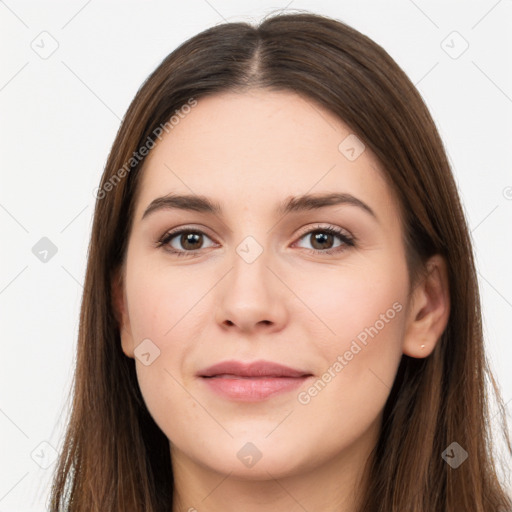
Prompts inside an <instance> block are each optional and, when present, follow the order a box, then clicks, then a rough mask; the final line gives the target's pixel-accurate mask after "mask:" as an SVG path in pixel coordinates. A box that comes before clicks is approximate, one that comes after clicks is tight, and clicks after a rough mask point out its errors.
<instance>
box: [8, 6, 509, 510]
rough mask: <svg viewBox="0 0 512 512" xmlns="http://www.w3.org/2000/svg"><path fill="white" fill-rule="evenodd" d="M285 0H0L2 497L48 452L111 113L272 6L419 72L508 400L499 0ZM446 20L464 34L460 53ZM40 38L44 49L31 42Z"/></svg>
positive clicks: (12, 493) (111, 132)
mask: <svg viewBox="0 0 512 512" xmlns="http://www.w3.org/2000/svg"><path fill="white" fill-rule="evenodd" d="M288 2H289V0H283V1H282V2H280V3H279V2H254V1H247V0H244V1H237V2H235V1H231V2H230V1H226V0H208V1H206V0H192V1H189V2H187V3H186V4H185V2H169V1H168V2H163V1H150V0H147V1H143V0H139V1H123V2H113V1H111V2H106V1H102V2H100V1H98V0H89V1H87V0H73V1H67V2H61V3H58V2H48V1H46V2H35V1H32V2H22V1H16V0H6V1H5V2H1V1H0V52H1V67H0V116H1V117H0V119H1V125H0V130H1V132H0V154H1V161H0V169H1V187H0V225H1V229H2V240H1V250H0V254H1V266H0V315H1V316H0V321H1V333H2V336H1V353H0V358H1V359H0V450H1V452H0V464H1V467H0V512H9V511H16V512H23V511H31V512H32V511H34V512H35V511H37V512H40V511H44V510H46V506H45V500H46V498H47V495H48V492H49V482H50V477H51V471H52V470H53V469H54V467H55V463H53V464H52V465H50V466H49V468H48V469H43V468H41V467H40V466H39V465H38V464H37V463H36V460H39V461H43V463H44V461H45V460H46V461H50V460H51V454H52V453H53V452H52V450H53V449H52V448H51V447H50V446H49V445H51V446H52V447H54V448H55V449H59V447H60V443H61V442H62V435H63V429H64V419H65V416H64V415H63V412H65V411H66V400H67V397H68V392H69V389H70V385H71V378H72V370H73V365H74V352H75V346H76V337H77V329H78V317H79V307H80V300H81V292H82V283H83V280H84V273H85V265H86V251H87V245H88V239H89V236H90V228H91V219H92V214H93V206H94V197H93V189H94V188H95V187H96V186H97V185H98V182H99V179H100V175H101V173H102V171H103V167H104V165H105V161H106V158H107V155H108V151H109V149H110V146H111V144H112V142H113V140H114V137H115V134H116V132H117V129H118V127H119V123H120V119H121V118H122V116H123V115H124V112H125V111H126V109H127V107H128V105H129V103H130V102H131V100H132V99H133V96H134V95H135V93H136V91H137V89H138V88H139V86H140V85H141V83H142V82H143V80H144V79H145V78H146V77H147V76H148V74H149V73H150V72H152V71H153V70H154V69H155V67H156V66H157V65H158V64H159V63H160V61H161V60H162V59H163V58H164V57H165V56H166V55H167V54H168V53H170V52H171V51H172V50H173V49H175V48H176V47H177V46H178V45H179V44H180V43H181V42H183V41H184V40H186V39H188V38H189V37H191V36H193V35H195V34H197V33H198V32H200V31H202V30H203V29H206V28H208V27H210V26H212V25H216V24H219V23H223V22H224V21H249V22H257V21H258V20H259V19H260V18H261V17H262V16H263V15H265V14H268V13H269V12H270V11H271V10H275V9H281V8H283V9H284V8H287V10H288V11H293V10H294V9H306V10H311V11H314V12H317V13H320V14H326V15H329V16H332V17H335V18H338V19H340V20H342V21H345V22H347V23H348V24H350V25H352V26H353V27H355V28H356V29H358V30H360V31H361V32H363V33H365V34H366V35H368V36H370V37H371V38H372V39H374V40H375V41H376V42H377V43H379V44H380V45H382V46H383V47H384V48H385V49H386V50H387V51H388V52H389V53H390V54H391V56H392V57H393V58H394V59H395V60H396V61H397V62H398V64H399V65H400V66H401V67H402V68H403V69H404V70H405V71H406V73H407V74H408V75H409V77H410V78H411V80H412V81H413V82H414V83H415V84H417V86H418V88H419V91H420V93H421V94H422V96H423V97H424V99H425V101H426V103H427V105H428V107H429V108H430V110H431V112H432V115H433V117H434V119H435V121H436V123H437V126H438V128H439V130H440V133H441V136H442V138H443V140H444V142H445V145H446V148H447V152H448V154H449V158H450V161H451V163H452V166H453V172H454V174H455V177H456V180H457V183H458V186H459V190H460V194H461V197H462V201H463V203H464V207H465V211H466V214H467V218H468V222H469V225H470V229H471V232H472V237H473V240H474V245H475V254H476V258H477V265H478V271H479V280H480V286H481V294H482V301H483V311H484V328H485V334H486V343H487V350H488V356H489V358H490V361H491V365H492V368H493V369H494V371H495V375H496V377H497V379H498V382H499V383H500V385H501V388H502V393H503V398H504V400H505V402H506V403H507V404H508V405H507V409H508V410H509V409H510V405H511V404H512V402H511V403H509V401H510V400H512V375H511V372H510V370H509V365H510V363H511V359H512V358H511V356H512V339H511V336H510V327H509V323H508V321H509V319H510V318H511V317H512V276H511V272H510V261H511V257H510V256H511V254H512V239H511V236H510V235H511V226H512V172H511V168H512V167H511V164H512V149H511V148H512V144H511V141H512V122H511V120H512V72H511V62H512V56H511V53H512V51H511V50H512V30H511V28H512V25H511V22H512V1H511V0H500V1H496V0H489V1H488V0H485V1H484V0H482V1H478V2H476V1H450V2H446V1H443V2H441V1H436V2H433V1H431V2H427V1H420V0H417V1H415V2H413V1H412V0H402V1H394V2H390V1H388V2H380V1H377V0H375V1H360V0H359V1H339V0H338V1H336V2H334V1H315V2H312V1H300V0H295V1H292V2H289V3H288ZM453 31H457V32H458V33H459V34H460V36H462V38H464V40H466V41H467V43H468V44H469V47H468V49H467V50H466V51H465V52H464V53H463V54H462V55H460V56H459V57H458V58H452V57H453V56H454V55H455V54H456V53H458V51H460V50H461V49H462V48H463V46H462V45H463V44H464V43H463V40H462V39H461V38H460V37H459V36H457V35H453V34H452V32H453ZM41 32H47V34H43V35H40V34H41ZM447 36H449V37H448V39H446V38H447ZM43 38H44V39H43ZM52 38H53V39H54V40H55V41H56V42H54V43H52ZM443 41H445V42H444V43H442V42H443ZM52 44H54V45H57V44H58V48H57V49H56V51H55V52H54V53H53V54H52V55H51V56H49V57H48V58H46V59H43V58H41V57H40V55H39V54H38V53H36V51H34V49H33V47H35V48H40V50H39V51H40V52H42V51H43V49H42V47H43V46H44V48H45V49H46V50H48V49H49V48H51V45H52ZM450 47H451V49H450ZM447 52H451V53H452V56H450V55H449V54H448V53H447ZM42 237H48V238H49V239H50V240H51V241H52V242H53V243H54V244H55V245H56V247H57V249H58V252H57V253H56V254H55V256H54V257H52V258H51V259H50V260H49V261H47V262H46V263H43V262H41V261H40V260H39V259H38V258H36V256H35V255H34V254H33V252H32V247H33V246H34V245H35V244H36V243H37V242H38V241H39V240H40V239H41V238H42ZM40 443H49V445H48V444H43V445H40ZM38 455H39V459H38V458H37V456H38Z"/></svg>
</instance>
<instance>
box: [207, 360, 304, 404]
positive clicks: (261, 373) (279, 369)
mask: <svg viewBox="0 0 512 512" xmlns="http://www.w3.org/2000/svg"><path fill="white" fill-rule="evenodd" d="M198 376H199V377H201V379H202V381H203V382H204V383H205V384H206V385H207V387H208V388H209V389H210V390H212V391H214V392H215V393H217V394H218V395H221V396H222V397H223V398H228V399H230V400H235V401H245V402H256V401H260V400H264V399H266V398H268V397H270V396H273V395H276V394H281V393H285V392H289V391H291V390H293V389H295V388H297V387H299V386H300V385H302V384H303V383H304V381H305V380H307V379H308V378H309V377H311V376H312V374H311V373H309V372H307V371H304V370H299V369H295V368H290V367H288V366H283V365H281V364H277V363H273V362H269V361H255V362H251V363H243V362H240V361H224V362H221V363H218V364H215V365H213V366H210V367H209V368H206V369H204V370H202V371H200V372H198Z"/></svg>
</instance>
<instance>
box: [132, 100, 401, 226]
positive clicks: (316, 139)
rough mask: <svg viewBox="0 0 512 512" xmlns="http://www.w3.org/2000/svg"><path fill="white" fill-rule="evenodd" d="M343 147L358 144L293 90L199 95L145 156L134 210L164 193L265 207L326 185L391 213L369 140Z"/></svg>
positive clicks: (393, 207) (324, 112)
mask: <svg viewBox="0 0 512 512" xmlns="http://www.w3.org/2000/svg"><path fill="white" fill-rule="evenodd" d="M340 144H341V146H340ZM358 144H359V145H358ZM347 147H348V149H349V151H350V147H354V150H355V151H357V152H359V151H361V150H362V149H363V147H364V146H362V145H361V141H358V139H357V138H355V136H354V134H352V133H351V130H350V128H349V127H348V126H347V125H345V124H344V123H343V122H342V121H341V120H340V119H339V118H338V117H337V116H335V115H334V114H333V113H332V112H330V111H329V110H327V109H325V108H324V107H322V106H321V105H319V104H318V103H316V102H314V101H313V100H311V99H310V98H305V97H303V96H300V95H297V94H295V93H293V92H288V91H278V92H276V91H267V90H251V91H249V92H244V93H233V92H229V93H222V94H216V95H213V96H210V97H206V98H200V99H198V100H197V105H196V106H194V107H192V108H191V109H190V110H188V113H187V114H183V115H182V116H180V119H179V122H178V123H177V124H175V125H174V127H173V128H172V129H171V130H170V131H169V133H166V134H165V135H163V137H162V139H161V140H160V141H159V142H158V143H157V144H156V146H155V147H154V148H153V149H152V150H151V151H150V153H149V155H148V156H147V157H146V161H145V162H144V166H143V170H142V174H143V175H142V180H141V183H140V190H139V194H138V196H139V201H138V206H137V215H138V217H139V218H140V216H141V211H143V209H144V208H145V207H146V206H147V205H148V204H149V202H151V200H153V199H154V198H155V197H158V196H163V195H165V194H169V193H180V194H200V195H204V196H208V197H211V198H212V199H214V200H216V201H218V202H219V203H221V205H223V204H226V207H228V206H229V205H231V206H236V207H240V208H242V209H245V210H247V209H249V208H251V209H252V208H268V210H269V211H270V210H272V209H274V208H275V206H276V204H277V203H281V202H282V200H283V198H285V197H289V196H295V195H302V194H305V193H325V192H345V193H349V194H352V195H354V196H356V197H359V198H360V199H361V200H363V201H364V202H366V203H372V204H373V205H375V208H374V209H376V210H379V209H381V210H383V209H384V210H386V209H387V210H389V212H390V213H394V214H396V213H397V212H396V205H394V198H393V196H392V193H391V190H390V189H389V187H388V185H387V184H386V181H385V179H384V175H383V171H382V169H381V168H380V164H379V162H378V160H377V159H376V158H375V156H374V155H373V154H372V153H371V152H370V150H369V149H368V148H364V150H363V151H362V153H361V154H360V155H359V156H357V153H355V152H354V151H353V152H352V153H347V152H346V151H347ZM354 154H355V156H357V158H355V159H354V158H353V156H354ZM347 155H348V157H350V158H348V157H347Z"/></svg>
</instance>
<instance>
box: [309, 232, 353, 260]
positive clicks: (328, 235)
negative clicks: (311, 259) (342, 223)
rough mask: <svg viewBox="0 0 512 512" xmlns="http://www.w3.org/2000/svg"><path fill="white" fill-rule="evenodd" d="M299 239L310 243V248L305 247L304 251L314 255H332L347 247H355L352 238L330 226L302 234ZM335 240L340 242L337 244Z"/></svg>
mask: <svg viewBox="0 0 512 512" xmlns="http://www.w3.org/2000/svg"><path fill="white" fill-rule="evenodd" d="M300 238H301V240H302V239H304V240H309V241H310V244H311V247H312V248H311V249H309V248H307V247H305V249H306V250H308V251H310V252H313V253H315V254H332V253H336V252H341V251H344V250H345V249H347V248H348V247H353V246H354V245H355V243H354V240H355V239H354V238H352V237H351V236H349V235H347V234H345V232H343V231H341V230H340V229H338V228H335V227H331V226H329V227H322V226H318V227H317V228H316V229H314V230H310V231H308V232H307V233H305V234H303V235H302V236H301V237H300ZM336 239H338V240H339V241H340V242H339V243H337V244H336Z"/></svg>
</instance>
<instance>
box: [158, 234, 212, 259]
mask: <svg viewBox="0 0 512 512" xmlns="http://www.w3.org/2000/svg"><path fill="white" fill-rule="evenodd" d="M205 239H207V240H210V241H211V238H210V237H208V236H207V235H206V234H205V233H203V232H202V231H197V230H191V229H181V230H179V231H174V232H171V233H167V234H166V235H165V236H164V237H163V238H162V239H161V240H160V242H159V244H158V245H159V246H161V247H162V246H163V247H164V248H165V249H166V250H168V251H169V252H172V253H175V254H177V255H178V256H182V255H186V253H194V252H195V251H198V250H200V249H204V248H205V246H204V242H205ZM211 246H212V245H210V247H211Z"/></svg>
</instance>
